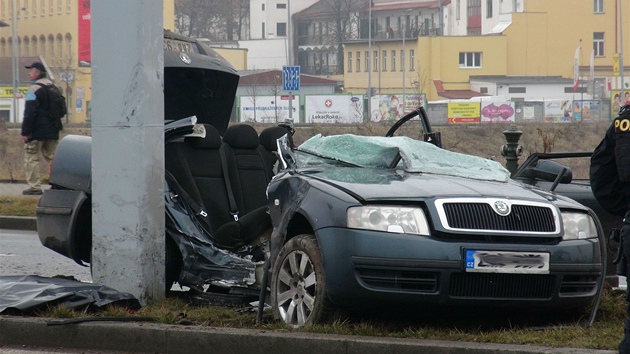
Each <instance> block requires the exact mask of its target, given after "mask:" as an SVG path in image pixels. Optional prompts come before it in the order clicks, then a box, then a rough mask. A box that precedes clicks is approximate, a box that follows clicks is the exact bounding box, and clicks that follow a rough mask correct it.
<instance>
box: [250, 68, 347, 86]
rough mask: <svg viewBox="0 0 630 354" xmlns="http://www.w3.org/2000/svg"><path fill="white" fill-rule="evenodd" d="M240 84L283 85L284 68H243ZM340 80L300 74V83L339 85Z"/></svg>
mask: <svg viewBox="0 0 630 354" xmlns="http://www.w3.org/2000/svg"><path fill="white" fill-rule="evenodd" d="M238 73H239V75H240V76H241V79H240V80H239V85H282V70H278V69H270V70H242V71H239V72H238ZM338 83H339V82H338V81H337V80H333V79H327V78H323V77H319V76H313V75H308V74H300V85H337V84H338Z"/></svg>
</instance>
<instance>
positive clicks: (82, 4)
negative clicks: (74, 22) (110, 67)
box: [77, 0, 92, 67]
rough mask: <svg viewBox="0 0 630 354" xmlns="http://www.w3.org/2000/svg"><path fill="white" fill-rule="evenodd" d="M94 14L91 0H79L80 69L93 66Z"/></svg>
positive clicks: (78, 57)
mask: <svg viewBox="0 0 630 354" xmlns="http://www.w3.org/2000/svg"><path fill="white" fill-rule="evenodd" d="M91 23H92V14H91V11H90V0H79V21H78V26H79V28H78V30H79V31H78V37H79V38H78V42H77V44H78V52H79V53H78V56H77V59H78V60H79V64H78V65H79V66H80V67H89V66H91V65H92V48H91V47H92V35H91V32H90V31H91V29H90V28H91Z"/></svg>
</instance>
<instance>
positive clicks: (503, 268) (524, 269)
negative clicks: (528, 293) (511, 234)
mask: <svg viewBox="0 0 630 354" xmlns="http://www.w3.org/2000/svg"><path fill="white" fill-rule="evenodd" d="M465 257H466V258H465V262H466V271H467V272H481V273H512V274H549V253H544V252H508V251H482V250H466V254H465Z"/></svg>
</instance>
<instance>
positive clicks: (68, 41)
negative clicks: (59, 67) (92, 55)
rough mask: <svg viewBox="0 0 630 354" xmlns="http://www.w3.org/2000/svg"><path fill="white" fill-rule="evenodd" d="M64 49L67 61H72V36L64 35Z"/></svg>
mask: <svg viewBox="0 0 630 354" xmlns="http://www.w3.org/2000/svg"><path fill="white" fill-rule="evenodd" d="M66 48H67V49H68V61H70V60H72V36H71V35H70V33H66Z"/></svg>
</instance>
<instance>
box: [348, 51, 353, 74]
mask: <svg viewBox="0 0 630 354" xmlns="http://www.w3.org/2000/svg"><path fill="white" fill-rule="evenodd" d="M348 72H349V73H351V72H352V52H348Z"/></svg>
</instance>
